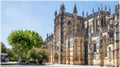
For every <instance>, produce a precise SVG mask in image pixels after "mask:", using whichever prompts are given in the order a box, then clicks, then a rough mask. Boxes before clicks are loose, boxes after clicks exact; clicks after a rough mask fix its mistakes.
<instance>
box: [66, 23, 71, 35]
mask: <svg viewBox="0 0 120 68" xmlns="http://www.w3.org/2000/svg"><path fill="white" fill-rule="evenodd" d="M71 32H72V25H71V21H68V24H67V34H70V33H71Z"/></svg>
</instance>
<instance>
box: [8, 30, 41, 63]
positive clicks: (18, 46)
mask: <svg viewBox="0 0 120 68" xmlns="http://www.w3.org/2000/svg"><path fill="white" fill-rule="evenodd" d="M8 42H9V44H10V45H12V49H13V50H14V52H16V53H17V56H18V57H19V58H18V59H19V61H21V58H25V57H26V56H27V55H26V54H27V52H28V51H29V50H30V49H31V48H32V47H33V46H35V47H40V46H41V45H42V44H43V40H42V37H41V36H40V35H39V34H38V33H37V32H34V31H29V30H24V31H23V30H16V31H13V32H12V33H11V34H10V35H9V36H8Z"/></svg>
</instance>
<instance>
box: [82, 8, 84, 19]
mask: <svg viewBox="0 0 120 68" xmlns="http://www.w3.org/2000/svg"><path fill="white" fill-rule="evenodd" d="M82 16H83V18H84V10H83V11H82Z"/></svg>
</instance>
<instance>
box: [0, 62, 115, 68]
mask: <svg viewBox="0 0 120 68" xmlns="http://www.w3.org/2000/svg"><path fill="white" fill-rule="evenodd" d="M1 67H2V68H109V67H107V66H104V67H100V66H97V65H92V66H89V65H65V64H50V63H47V64H45V65H1ZM110 68H113V67H110ZM115 68H116V67H115Z"/></svg>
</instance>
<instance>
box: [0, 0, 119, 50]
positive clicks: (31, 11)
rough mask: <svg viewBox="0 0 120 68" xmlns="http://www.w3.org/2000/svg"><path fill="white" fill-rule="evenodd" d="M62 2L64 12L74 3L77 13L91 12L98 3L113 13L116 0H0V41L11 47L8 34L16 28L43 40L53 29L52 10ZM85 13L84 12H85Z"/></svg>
mask: <svg viewBox="0 0 120 68" xmlns="http://www.w3.org/2000/svg"><path fill="white" fill-rule="evenodd" d="M62 3H64V5H65V8H66V10H65V11H66V12H70V13H72V12H73V7H74V4H75V3H76V6H77V10H78V15H80V16H81V14H82V11H83V10H84V12H85V13H86V12H88V14H91V13H92V8H94V9H95V11H98V7H99V6H100V4H102V5H103V6H106V7H107V9H109V8H111V12H112V13H114V7H115V5H116V4H118V2H117V1H102V2H99V1H2V2H1V17H2V18H1V37H2V38H1V41H2V42H3V43H4V44H5V45H6V46H7V48H11V46H10V45H9V44H8V41H7V38H8V35H9V34H10V33H11V32H12V31H14V30H18V29H23V30H25V29H28V30H34V31H36V32H38V33H39V34H40V35H41V36H42V37H43V39H44V40H45V38H46V34H47V33H49V34H51V33H53V31H54V12H55V10H57V12H58V13H59V8H60V5H61V4H62ZM85 15H86V14H85Z"/></svg>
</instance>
